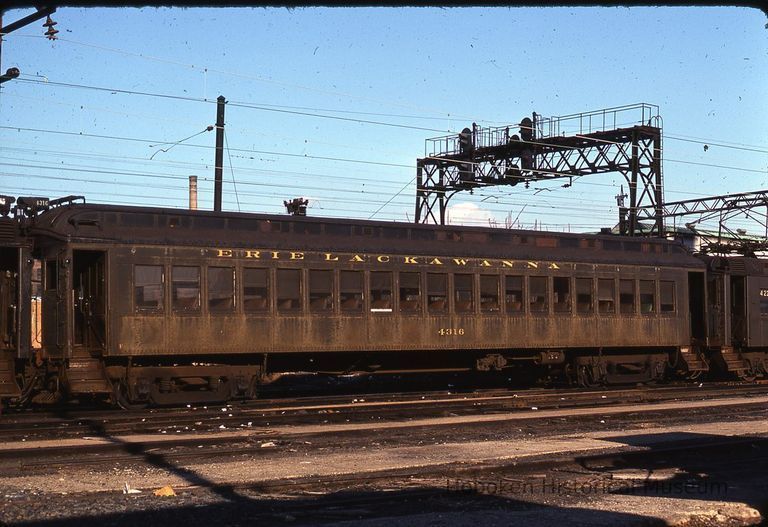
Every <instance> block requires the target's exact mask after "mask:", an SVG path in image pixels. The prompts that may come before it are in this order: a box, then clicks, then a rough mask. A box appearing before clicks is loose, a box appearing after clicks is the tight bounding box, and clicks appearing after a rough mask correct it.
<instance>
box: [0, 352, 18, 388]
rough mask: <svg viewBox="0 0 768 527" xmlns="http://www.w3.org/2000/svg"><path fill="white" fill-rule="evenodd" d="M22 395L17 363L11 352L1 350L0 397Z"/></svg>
mask: <svg viewBox="0 0 768 527" xmlns="http://www.w3.org/2000/svg"><path fill="white" fill-rule="evenodd" d="M19 395H21V390H20V389H19V385H18V384H17V383H16V364H15V360H14V358H13V356H12V355H11V354H10V353H2V352H0V397H18V396H19Z"/></svg>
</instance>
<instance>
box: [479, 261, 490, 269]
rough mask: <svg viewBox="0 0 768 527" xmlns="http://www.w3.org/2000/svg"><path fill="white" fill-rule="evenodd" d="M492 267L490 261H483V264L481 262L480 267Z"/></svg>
mask: <svg viewBox="0 0 768 527" xmlns="http://www.w3.org/2000/svg"><path fill="white" fill-rule="evenodd" d="M490 266H491V262H489V261H488V260H483V261H482V262H480V267H490Z"/></svg>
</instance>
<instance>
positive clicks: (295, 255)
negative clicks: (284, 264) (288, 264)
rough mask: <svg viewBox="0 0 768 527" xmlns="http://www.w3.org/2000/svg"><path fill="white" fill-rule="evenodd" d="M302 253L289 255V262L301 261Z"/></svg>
mask: <svg viewBox="0 0 768 527" xmlns="http://www.w3.org/2000/svg"><path fill="white" fill-rule="evenodd" d="M303 259H304V253H293V252H292V253H291V260H303Z"/></svg>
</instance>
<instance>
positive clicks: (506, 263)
mask: <svg viewBox="0 0 768 527" xmlns="http://www.w3.org/2000/svg"><path fill="white" fill-rule="evenodd" d="M501 265H502V266H503V267H514V266H515V262H513V261H512V260H502V261H501Z"/></svg>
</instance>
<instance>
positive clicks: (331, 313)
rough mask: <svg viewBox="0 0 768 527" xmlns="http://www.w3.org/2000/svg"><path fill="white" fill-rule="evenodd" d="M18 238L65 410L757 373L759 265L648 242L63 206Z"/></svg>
mask: <svg viewBox="0 0 768 527" xmlns="http://www.w3.org/2000/svg"><path fill="white" fill-rule="evenodd" d="M22 223H23V224H24V229H23V230H24V232H26V233H27V236H28V239H32V240H34V258H36V259H38V260H40V265H41V267H42V269H43V273H42V274H43V284H42V306H43V307H42V313H43V314H42V320H43V343H42V350H41V351H40V353H39V354H38V355H39V357H38V360H37V363H38V366H40V365H41V364H43V366H42V367H46V368H48V370H47V374H46V376H47V377H48V378H50V377H52V376H53V377H55V378H56V379H58V380H59V381H60V382H61V384H62V386H63V388H64V389H65V390H66V391H67V392H68V393H70V394H75V395H77V394H102V395H108V394H114V395H115V397H117V398H119V399H121V400H123V401H126V402H128V401H132V402H142V401H144V402H147V401H151V402H156V403H176V402H188V401H192V400H221V399H227V398H231V397H249V396H253V395H254V394H255V392H256V389H257V386H258V384H259V383H260V382H264V381H266V380H268V379H270V378H271V376H272V375H274V374H279V373H281V372H295V371H314V372H331V373H345V372H352V371H367V372H405V371H414V370H425V371H426V370H432V371H435V370H441V371H446V370H454V371H462V370H473V369H474V370H500V369H505V368H511V367H517V366H524V367H526V368H534V369H536V371H539V372H540V371H541V370H542V369H543V370H545V371H549V372H552V373H553V374H557V375H561V376H566V377H570V378H571V379H572V380H573V381H576V382H579V383H580V384H582V385H593V384H601V383H611V382H641V381H648V380H654V379H661V378H663V376H664V375H665V373H667V372H668V371H669V370H670V369H672V370H674V371H676V372H678V373H685V374H688V375H692V374H697V373H700V372H704V371H706V370H708V369H709V366H710V362H712V354H713V353H714V354H716V355H717V357H716V358H717V360H720V362H721V363H723V364H724V367H725V368H726V369H730V370H731V371H737V372H741V373H744V372H747V371H750V372H759V370H760V368H763V369H765V366H766V365H765V362H764V361H765V353H764V351H763V350H760V348H761V347H765V345H766V344H768V340H766V341H765V342H764V340H762V339H768V327H765V328H764V326H765V324H764V322H763V321H764V318H762V314H761V313H762V312H761V311H760V306H761V305H763V304H761V300H760V299H761V298H762V297H760V294H762V293H761V292H760V291H761V290H763V289H764V290H765V291H766V300H765V301H762V302H763V303H764V304H766V316H768V302H766V301H768V277H766V278H765V279H764V278H762V274H760V275H759V276H758V275H757V274H754V273H757V271H760V273H762V271H763V267H762V263H760V264H759V266H758V265H757V264H756V263H755V262H758V261H757V260H754V261H753V260H749V259H742V260H736V259H721V260H717V261H715V260H708V259H706V258H704V259H702V258H699V257H695V256H693V255H691V254H689V253H688V252H687V251H686V249H684V248H683V247H682V246H680V245H679V244H676V243H673V242H668V241H665V240H656V239H644V238H643V239H641V238H625V237H618V236H613V235H583V234H564V233H549V232H539V231H515V230H507V229H489V228H470V227H460V228H459V227H445V226H443V227H436V226H426V225H413V224H403V223H387V222H372V221H352V220H341V219H329V218H307V217H296V216H274V215H256V214H239V213H213V212H202V211H185V210H175V209H151V208H139V207H118V206H107V205H85V204H73V203H69V204H64V205H62V206H58V207H53V208H51V209H50V210H47V211H45V212H42V213H40V214H36V215H32V216H30V217H29V218H25V219H24V221H23V222H22ZM25 247H26V249H24V250H22V248H21V246H20V247H18V248H16V249H3V250H7V251H16V252H14V253H13V254H14V255H15V256H18V257H21V256H23V255H26V254H27V253H25V252H24V251H27V252H28V251H30V250H31V248H32V247H31V245H26V246H25ZM9 254H10V252H9ZM29 260H30V261H31V260H32V259H31V258H29ZM723 262H725V263H723ZM729 262H744V269H745V271H744V274H743V279H742V278H738V277H739V276H742V275H739V274H738V273H737V272H736V271H734V270H732V269H731V268H730V267H729V266H738V265H740V264H738V263H729ZM753 264H754V265H753ZM718 266H719V267H718ZM755 266H757V267H755ZM6 267H10V266H8V265H6ZM758 267H759V269H758ZM734 273H736V274H734ZM749 273H753V274H749ZM718 276H719V277H720V278H717V277H718ZM763 280H765V282H764V281H763ZM739 284H742V285H739ZM739 287H741V288H742V289H739ZM739 290H743V291H744V292H743V293H742V296H743V298H744V303H743V306H744V314H743V316H740V315H739V316H737V315H732V311H733V310H731V309H729V306H730V304H728V302H729V298H730V297H729V298H726V296H727V295H730V294H731V293H732V292H733V291H739ZM718 291H721V297H718V296H717V294H718V293H717V292H718ZM755 291H756V292H755ZM734 305H735V304H734ZM718 308H719V309H721V311H720V312H717V309H718ZM755 309H757V313H758V314H757V315H755ZM737 312H738V311H737ZM738 313H740V312H738ZM750 317H751V318H750ZM755 317H757V318H755ZM742 320H744V322H743V323H742V322H741V321H742ZM740 324H741V325H740ZM742 326H743V328H742ZM750 350H753V351H752V352H753V355H749V354H748V352H750ZM28 355H29V352H26V355H25V352H24V350H22V349H21V347H20V348H19V350H18V351H17V352H16V353H15V356H16V358H17V359H22V358H24V357H25V356H28ZM728 361H730V362H728ZM17 367H18V366H17ZM521 371H525V372H528V373H527V374H531V373H530V370H529V369H523V370H521ZM49 384H50V382H49V383H48V385H49Z"/></svg>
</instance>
